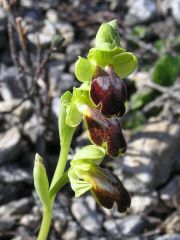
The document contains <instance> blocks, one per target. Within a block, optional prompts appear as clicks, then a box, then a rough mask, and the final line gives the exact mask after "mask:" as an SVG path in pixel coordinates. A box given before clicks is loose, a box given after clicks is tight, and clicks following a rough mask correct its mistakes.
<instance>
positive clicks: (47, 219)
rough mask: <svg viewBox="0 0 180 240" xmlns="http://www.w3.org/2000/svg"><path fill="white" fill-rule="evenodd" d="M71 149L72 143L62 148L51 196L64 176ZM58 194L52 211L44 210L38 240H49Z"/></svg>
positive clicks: (52, 203) (52, 183)
mask: <svg viewBox="0 0 180 240" xmlns="http://www.w3.org/2000/svg"><path fill="white" fill-rule="evenodd" d="M69 148H70V143H69V144H68V145H66V146H63V145H62V146H61V152H60V156H59V160H58V164H57V167H56V170H55V173H54V176H53V179H52V182H51V186H50V190H49V194H51V191H53V189H54V188H56V186H57V184H58V182H59V181H60V179H61V177H62V176H63V173H64V169H65V166H66V162H67V156H68V153H69ZM66 175H67V174H66ZM64 184H65V183H64ZM63 186H64V185H63V184H62V186H60V187H59V188H58V189H59V190H60V188H61V187H63ZM56 193H57V192H55V193H54V194H53V195H52V196H51V208H50V209H49V208H48V209H45V208H44V210H43V219H42V223H41V228H40V231H39V235H38V240H46V239H47V236H48V232H49V229H50V225H51V218H52V209H53V205H54V199H55V196H56Z"/></svg>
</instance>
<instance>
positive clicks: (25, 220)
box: [19, 214, 39, 230]
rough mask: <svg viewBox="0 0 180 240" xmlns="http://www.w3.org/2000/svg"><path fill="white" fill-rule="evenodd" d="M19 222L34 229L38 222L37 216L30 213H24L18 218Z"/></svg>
mask: <svg viewBox="0 0 180 240" xmlns="http://www.w3.org/2000/svg"><path fill="white" fill-rule="evenodd" d="M19 222H20V224H22V225H24V226H27V227H29V228H31V229H32V230H33V229H35V228H36V227H37V226H38V224H39V217H38V216H35V215H32V214H25V215H23V216H22V218H21V219H20V221H19Z"/></svg>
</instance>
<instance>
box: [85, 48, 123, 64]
mask: <svg viewBox="0 0 180 240" xmlns="http://www.w3.org/2000/svg"><path fill="white" fill-rule="evenodd" d="M123 52H125V49H123V48H120V47H119V48H115V49H113V50H111V51H109V50H102V49H98V48H91V49H90V51H89V53H88V56H87V57H88V60H89V61H90V62H93V63H94V64H97V65H100V66H102V67H105V66H106V65H110V64H112V58H113V57H114V56H116V55H118V54H120V53H123Z"/></svg>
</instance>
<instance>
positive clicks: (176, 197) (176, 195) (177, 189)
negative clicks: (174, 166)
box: [160, 176, 180, 208]
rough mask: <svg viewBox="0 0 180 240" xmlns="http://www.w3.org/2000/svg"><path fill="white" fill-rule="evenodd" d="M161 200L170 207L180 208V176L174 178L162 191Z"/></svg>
mask: <svg viewBox="0 0 180 240" xmlns="http://www.w3.org/2000/svg"><path fill="white" fill-rule="evenodd" d="M160 198H161V199H162V200H163V201H164V202H165V204H166V205H167V206H168V207H171V208H179V207H180V176H177V177H174V178H173V179H172V180H171V181H170V182H169V183H168V184H167V185H166V186H165V187H164V188H163V189H162V190H161V191H160Z"/></svg>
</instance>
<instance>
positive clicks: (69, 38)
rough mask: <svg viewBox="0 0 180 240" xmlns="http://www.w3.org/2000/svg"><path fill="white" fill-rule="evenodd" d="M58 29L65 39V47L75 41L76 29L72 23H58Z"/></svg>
mask: <svg viewBox="0 0 180 240" xmlns="http://www.w3.org/2000/svg"><path fill="white" fill-rule="evenodd" d="M56 29H57V30H59V31H60V33H61V34H62V36H63V38H64V39H65V40H64V42H63V44H64V45H69V44H70V43H72V42H73V41H74V28H73V26H72V25H71V24H70V23H67V22H58V23H57V24H56Z"/></svg>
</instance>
